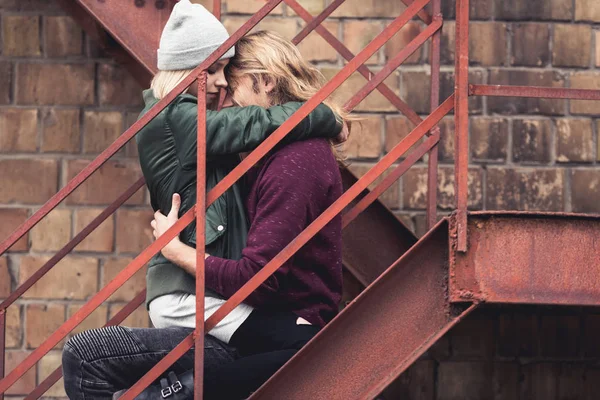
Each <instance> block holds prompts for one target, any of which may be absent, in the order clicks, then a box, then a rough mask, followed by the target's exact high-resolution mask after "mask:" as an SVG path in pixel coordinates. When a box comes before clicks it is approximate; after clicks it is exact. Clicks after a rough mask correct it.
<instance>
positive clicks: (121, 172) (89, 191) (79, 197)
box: [66, 160, 144, 205]
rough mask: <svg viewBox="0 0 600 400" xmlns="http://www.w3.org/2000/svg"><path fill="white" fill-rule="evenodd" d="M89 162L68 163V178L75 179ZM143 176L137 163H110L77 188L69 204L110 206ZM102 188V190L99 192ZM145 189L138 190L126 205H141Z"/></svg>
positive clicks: (68, 200)
mask: <svg viewBox="0 0 600 400" xmlns="http://www.w3.org/2000/svg"><path fill="white" fill-rule="evenodd" d="M88 164H89V161H87V160H69V161H67V165H66V169H67V177H68V179H69V180H71V179H73V177H74V176H75V175H77V174H78V173H79V172H80V171H81V170H82V169H83V168H84V167H85V166H87V165H88ZM141 175H142V173H141V171H140V167H139V163H138V162H137V160H136V161H109V162H107V163H106V164H104V165H103V166H102V167H101V168H100V169H99V170H98V171H96V172H95V173H94V174H92V176H91V177H90V178H89V179H88V180H86V181H85V182H84V183H83V184H82V185H81V186H80V187H79V188H77V189H76V190H75V191H74V192H73V193H72V194H71V195H70V196H69V197H68V198H67V204H88V205H99V204H110V203H112V202H113V201H114V200H116V198H117V197H118V196H120V195H121V194H122V193H123V192H124V191H125V190H127V189H128V188H129V187H131V185H133V184H134V183H135V182H136V181H137V180H138V179H139V177H140V176H141ZM98 188H102V190H98ZM143 200H144V192H143V189H140V190H138V191H137V192H136V193H135V194H134V195H133V196H132V197H131V198H130V199H129V200H128V201H127V203H126V204H141V203H143Z"/></svg>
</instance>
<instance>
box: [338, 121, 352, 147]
mask: <svg viewBox="0 0 600 400" xmlns="http://www.w3.org/2000/svg"><path fill="white" fill-rule="evenodd" d="M349 137H350V125H349V123H348V122H346V121H344V124H343V126H342V131H341V132H340V134H339V135H337V136H336V138H335V139H334V141H335V143H336V144H342V143H344V142H345V141H346V140H348V138H349Z"/></svg>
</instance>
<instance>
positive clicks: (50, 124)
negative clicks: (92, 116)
mask: <svg viewBox="0 0 600 400" xmlns="http://www.w3.org/2000/svg"><path fill="white" fill-rule="evenodd" d="M79 114H80V113H79V110H78V109H73V110H60V109H55V108H52V109H49V110H45V111H43V117H42V125H43V129H42V132H43V134H42V151H43V152H48V153H50V152H60V153H78V152H79V150H80V148H81V128H80V123H79Z"/></svg>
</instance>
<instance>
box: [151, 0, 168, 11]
mask: <svg viewBox="0 0 600 400" xmlns="http://www.w3.org/2000/svg"><path fill="white" fill-rule="evenodd" d="M166 5H167V2H166V1H165V0H156V3H154V6H155V7H156V9H157V10H162V9H163V8H165V6H166Z"/></svg>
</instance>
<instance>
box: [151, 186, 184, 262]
mask: <svg viewBox="0 0 600 400" xmlns="http://www.w3.org/2000/svg"><path fill="white" fill-rule="evenodd" d="M180 207H181V197H180V196H179V195H178V194H177V193H175V194H174V195H173V200H172V203H171V211H169V214H167V215H166V216H165V215H164V214H163V213H161V212H160V211H157V212H155V213H154V220H152V222H150V226H151V227H152V229H153V230H152V235H154V239H158V238H159V237H160V236H162V235H163V234H164V233H165V232H166V231H167V230H168V229H169V228H170V227H172V226H173V225H175V222H177V220H179V208H180ZM182 245H183V243H181V241H180V240H179V235H178V236H175V238H174V239H173V240H171V241H170V242H169V243H168V244H167V245H166V246H165V247H164V248H163V249H162V250H161V252H162V254H163V255H164V256H165V257H166V258H167V259H169V260H172V259H173V258H174V256H175V254H177V252H178V251H179V249H180V248H181V246H182Z"/></svg>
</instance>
